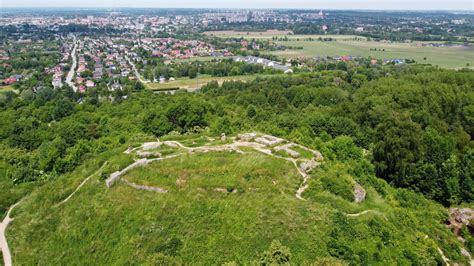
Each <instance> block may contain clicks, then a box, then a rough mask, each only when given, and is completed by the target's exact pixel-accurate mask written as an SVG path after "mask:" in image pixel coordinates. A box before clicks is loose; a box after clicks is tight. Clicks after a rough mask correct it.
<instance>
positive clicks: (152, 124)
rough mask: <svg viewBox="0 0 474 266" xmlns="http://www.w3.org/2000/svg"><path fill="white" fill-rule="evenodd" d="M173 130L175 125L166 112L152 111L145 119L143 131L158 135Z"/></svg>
mask: <svg viewBox="0 0 474 266" xmlns="http://www.w3.org/2000/svg"><path fill="white" fill-rule="evenodd" d="M171 130H173V125H172V124H171V123H170V122H169V121H168V118H167V117H166V115H165V114H164V113H156V112H151V113H148V114H147V115H146V116H145V119H144V120H143V131H145V132H147V133H152V134H154V135H155V136H157V137H160V136H163V135H166V134H167V133H169V132H170V131H171Z"/></svg>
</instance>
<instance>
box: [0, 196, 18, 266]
mask: <svg viewBox="0 0 474 266" xmlns="http://www.w3.org/2000/svg"><path fill="white" fill-rule="evenodd" d="M20 202H21V200H20V201H19V202H17V203H15V204H14V205H12V206H11V207H10V209H9V210H8V212H7V216H5V219H3V221H2V223H0V248H1V249H2V253H3V263H4V264H5V266H11V265H12V256H11V253H10V249H9V248H8V243H7V238H6V237H5V233H6V231H7V227H8V224H9V223H10V222H11V221H13V218H11V217H10V214H11V212H12V210H13V209H14V208H15V207H16V206H18V204H20Z"/></svg>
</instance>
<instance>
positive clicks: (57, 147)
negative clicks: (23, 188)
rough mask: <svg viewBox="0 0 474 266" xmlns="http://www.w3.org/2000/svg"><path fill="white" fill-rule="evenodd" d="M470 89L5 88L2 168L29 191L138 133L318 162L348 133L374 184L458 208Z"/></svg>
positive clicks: (456, 79) (369, 78)
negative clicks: (244, 139)
mask: <svg viewBox="0 0 474 266" xmlns="http://www.w3.org/2000/svg"><path fill="white" fill-rule="evenodd" d="M473 88H474V72H472V71H468V70H466V71H451V70H442V69H438V68H435V67H426V66H408V65H407V66H385V67H383V68H382V67H372V68H371V67H367V68H365V67H358V68H354V69H350V70H349V71H342V70H328V71H319V72H314V73H302V74H299V75H294V76H288V77H271V78H264V79H260V78H257V79H256V80H255V81H249V82H237V81H235V82H224V83H223V84H222V85H218V84H217V83H209V84H208V85H206V86H204V87H203V88H202V89H201V90H200V91H199V92H196V93H187V92H184V91H178V92H177V93H176V94H175V95H167V94H153V93H152V92H151V91H148V90H144V89H143V86H135V87H132V88H130V89H128V90H127V92H128V95H127V97H128V98H127V99H126V100H122V101H115V102H109V101H104V100H103V99H102V100H101V97H100V95H97V94H95V95H94V92H93V91H91V92H89V94H86V95H85V97H84V98H83V99H82V100H81V101H79V102H78V99H79V97H78V95H77V94H75V93H74V92H73V91H72V90H71V89H70V88H67V87H65V88H63V89H61V90H54V89H51V88H44V89H42V90H40V91H38V92H37V93H31V92H28V89H25V90H24V91H23V92H22V93H20V94H19V95H17V94H15V93H13V92H5V93H2V94H0V106H1V112H0V125H1V126H0V139H1V144H0V145H1V147H2V148H1V153H0V160H1V161H2V164H4V165H5V167H4V168H5V169H6V172H7V176H8V177H9V178H10V179H11V180H13V182H14V183H16V184H19V183H34V182H47V181H48V180H51V179H54V178H56V177H57V176H59V175H61V174H64V173H68V172H70V171H72V170H74V169H75V168H76V167H77V166H78V165H80V164H81V163H82V162H83V161H84V160H85V159H86V158H91V157H93V156H97V155H98V154H100V153H103V152H105V151H107V150H109V149H112V148H114V147H117V146H120V145H123V144H124V143H126V142H127V141H129V140H130V139H132V138H134V137H135V136H136V135H140V134H153V135H155V136H156V137H161V136H163V135H166V134H189V133H199V132H202V131H205V130H208V131H210V132H212V133H213V134H215V135H216V136H218V135H220V134H221V133H226V134H233V133H238V132H245V131H260V132H265V133H269V134H274V135H276V136H281V137H285V138H288V139H290V140H292V141H295V142H298V143H301V144H303V145H306V146H308V147H313V148H316V149H320V150H322V151H323V154H324V152H325V149H328V148H327V147H326V146H325V145H323V143H324V142H326V141H329V140H331V139H334V138H337V137H340V136H345V137H347V138H348V139H350V141H351V142H353V143H355V144H356V145H357V146H359V147H360V148H362V149H363V151H364V153H367V154H369V158H370V161H371V164H372V165H373V170H374V172H375V174H376V176H377V177H379V178H382V179H384V180H386V181H387V182H388V183H390V184H392V185H393V186H395V187H400V188H408V189H411V190H413V191H415V192H419V193H421V194H423V195H424V196H425V197H427V198H428V199H433V200H435V201H437V202H439V203H441V204H443V205H445V206H450V205H457V204H460V203H462V202H472V201H473V200H474V176H473V175H474V162H473V160H474V149H473V143H472V136H473V130H474V90H473ZM349 157H350V156H349ZM12 200H13V199H12ZM2 203H3V204H4V205H3V206H1V208H2V209H3V210H4V209H5V208H6V207H7V206H9V203H10V202H8V203H7V202H2Z"/></svg>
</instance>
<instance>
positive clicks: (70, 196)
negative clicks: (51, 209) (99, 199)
mask: <svg viewBox="0 0 474 266" xmlns="http://www.w3.org/2000/svg"><path fill="white" fill-rule="evenodd" d="M107 163H108V162H105V163H104V164H102V166H101V167H100V168H99V169H97V171H95V172H94V173H93V174H91V175H90V176H88V177H86V179H84V181H82V182H81V183H80V184H79V186H77V188H76V189H75V190H74V191H73V192H72V193H71V194H70V195H69V196H68V197H67V198H65V199H64V200H63V201H61V202H60V203H58V204H57V205H56V207H57V206H60V205H61V204H64V203H66V202H67V201H68V200H69V199H71V198H72V196H74V194H76V192H77V191H78V190H79V189H80V188H81V187H82V186H84V184H85V183H87V181H89V179H91V177H93V176H95V175H96V174H98V173H99V172H100V171H101V170H102V169H103V168H104V167H105V166H106V165H107Z"/></svg>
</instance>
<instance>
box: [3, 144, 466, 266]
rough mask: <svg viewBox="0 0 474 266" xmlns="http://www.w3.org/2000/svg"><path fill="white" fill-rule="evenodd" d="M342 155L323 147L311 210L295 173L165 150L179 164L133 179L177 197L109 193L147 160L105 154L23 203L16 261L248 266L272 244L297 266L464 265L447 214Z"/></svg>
mask: <svg viewBox="0 0 474 266" xmlns="http://www.w3.org/2000/svg"><path fill="white" fill-rule="evenodd" d="M176 138H177V137H176V136H167V137H165V140H166V139H176ZM178 138H179V140H180V142H181V143H183V145H186V146H189V147H192V146H203V145H205V144H207V146H204V147H208V146H212V145H217V144H222V143H221V142H219V141H216V140H214V141H213V140H212V139H209V138H207V137H204V136H200V135H189V136H180V137H178ZM130 144H132V146H133V147H136V146H137V145H138V144H140V143H130ZM334 145H335V144H334V141H331V142H328V143H325V144H324V146H323V147H321V148H322V151H323V155H324V157H325V160H324V162H323V163H322V165H321V166H320V167H318V168H316V169H314V170H313V171H312V172H310V181H309V187H308V188H307V190H306V191H305V192H304V193H303V197H304V198H305V200H300V199H298V198H297V197H295V191H296V190H297V189H298V187H299V186H300V184H301V182H302V177H301V175H299V173H298V171H297V169H296V168H295V165H293V164H292V163H291V162H289V161H286V160H283V159H281V158H277V157H273V156H269V155H266V154H263V153H261V152H258V151H257V150H255V149H252V148H245V147H244V148H242V149H241V150H242V152H243V154H241V153H238V152H229V151H209V152H204V153H188V152H183V150H182V149H180V148H166V149H162V148H160V149H157V150H155V151H156V152H160V153H161V154H162V155H163V156H164V155H165V154H166V155H170V154H175V155H179V154H180V155H179V156H177V157H174V158H170V159H168V160H163V161H156V162H153V163H150V164H148V165H146V166H143V167H138V168H136V169H133V170H131V171H129V172H127V173H126V174H125V175H124V176H123V178H125V179H127V180H129V181H131V182H134V183H136V184H140V185H148V186H158V187H162V188H165V189H166V190H167V191H168V192H167V193H156V192H150V191H144V190H137V189H135V188H132V187H130V186H127V185H126V184H125V183H122V182H118V183H117V184H116V185H115V186H113V187H112V188H107V187H106V186H105V183H104V178H106V177H108V176H109V174H110V173H112V172H114V171H117V170H121V169H123V168H125V167H126V166H127V165H129V164H130V163H132V162H133V159H137V157H136V155H135V154H133V153H132V154H125V153H123V151H124V150H126V148H127V146H128V145H124V146H123V147H120V148H117V149H115V150H110V151H107V152H106V153H103V154H102V155H100V156H99V157H97V158H92V159H90V160H88V161H86V162H85V163H84V164H83V165H81V166H80V167H78V168H77V169H76V170H75V171H74V172H72V173H71V174H67V175H64V176H61V177H60V178H58V179H56V180H53V181H51V182H49V183H47V184H45V185H43V186H41V187H39V188H38V189H36V190H34V191H33V192H32V193H31V194H30V195H29V196H27V197H26V198H25V199H24V200H23V201H22V203H21V204H20V205H19V206H18V208H17V209H16V210H15V211H14V212H13V217H15V220H14V222H13V223H12V224H11V225H10V226H11V227H9V229H8V234H7V238H8V240H9V242H10V245H11V249H12V255H13V258H14V263H16V264H65V263H67V264H91V265H103V264H129V263H130V264H143V263H146V264H154V263H159V262H161V263H165V264H173V263H180V262H186V263H190V262H193V263H197V264H222V263H226V262H236V263H238V264H248V263H250V262H256V261H257V260H258V259H259V257H261V254H262V253H263V252H264V251H266V250H267V249H268V248H269V246H270V244H271V243H272V241H274V240H278V241H280V242H281V243H282V244H283V245H284V246H286V247H287V248H289V250H290V251H291V262H292V263H296V264H308V263H314V262H327V261H330V262H331V263H332V264H334V263H336V262H339V263H342V262H344V261H345V262H350V263H352V264H386V263H395V262H397V263H401V264H435V263H441V262H442V258H441V255H440V253H439V252H438V250H437V249H438V247H440V248H441V249H442V250H443V253H444V254H445V255H446V256H447V257H448V258H450V259H451V260H454V261H460V262H466V260H465V258H464V257H462V256H461V255H460V254H459V242H458V241H457V240H456V239H455V235H454V234H452V233H451V232H450V230H449V229H447V228H446V227H445V226H444V225H443V224H442V222H443V221H444V219H446V217H447V214H446V209H444V208H443V207H441V205H439V204H435V203H433V202H431V201H428V200H426V199H424V198H423V197H422V196H419V195H417V194H415V193H413V192H409V191H406V190H401V189H394V188H392V187H390V186H388V185H387V184H386V183H385V182H384V181H381V180H380V179H377V178H375V176H374V175H373V173H372V169H371V164H370V163H369V162H368V161H367V160H366V159H365V158H364V156H362V152H361V150H360V149H358V148H357V147H355V146H350V145H349V147H348V148H350V149H349V152H350V153H351V154H359V156H356V157H350V159H348V158H347V156H344V155H347V152H348V151H347V150H345V151H340V150H338V149H333V146H334ZM104 162H108V163H107V164H106V165H105V166H104V167H103V168H100V167H101V166H103V165H104ZM98 169H102V170H100V171H98V172H97V170H98ZM94 173H95V174H94ZM91 175H92V176H91ZM87 176H91V179H90V180H89V181H88V182H87V183H85V185H84V186H83V187H81V188H80V190H78V191H77V193H76V194H74V195H73V196H72V197H71V198H70V200H68V201H67V202H64V203H61V202H62V201H63V200H64V199H66V198H67V197H68V195H71V193H72V192H73V191H74V190H75V189H76V187H77V186H78V185H79V183H81V182H82V181H83V180H84V179H85V178H86V177H87ZM356 183H358V184H360V185H361V186H362V187H364V189H365V191H366V193H367V195H366V198H365V200H364V201H363V202H362V203H355V202H354V199H353V197H352V196H351V193H352V191H353V189H354V185H355V184H356Z"/></svg>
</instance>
